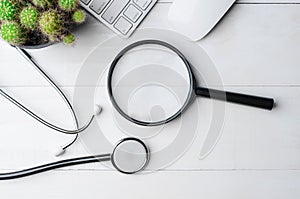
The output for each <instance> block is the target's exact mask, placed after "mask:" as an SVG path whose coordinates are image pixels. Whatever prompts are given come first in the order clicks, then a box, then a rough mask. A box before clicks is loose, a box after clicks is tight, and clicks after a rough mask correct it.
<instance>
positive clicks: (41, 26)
mask: <svg viewBox="0 0 300 199" xmlns="http://www.w3.org/2000/svg"><path fill="white" fill-rule="evenodd" d="M78 7H79V0H0V26H1V29H0V34H1V35H0V36H2V38H3V39H4V40H6V41H7V42H8V43H10V44H12V45H16V46H18V45H31V46H32V45H33V46H34V45H41V44H45V43H48V42H49V41H50V42H60V41H63V42H64V43H65V44H68V45H72V44H74V42H75V39H76V37H75V35H73V34H72V33H71V32H72V31H71V30H72V28H73V27H74V26H75V25H76V24H81V23H83V22H84V21H85V19H86V14H85V12H84V11H83V10H81V9H78Z"/></svg>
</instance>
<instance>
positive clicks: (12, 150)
mask: <svg viewBox="0 0 300 199" xmlns="http://www.w3.org/2000/svg"><path fill="white" fill-rule="evenodd" d="M171 3H172V0H161V1H160V2H159V3H158V4H157V6H156V7H155V8H154V10H153V11H152V12H151V14H150V15H149V16H148V17H147V19H146V20H145V21H144V23H143V24H142V27H144V28H145V27H147V28H149V27H150V28H163V29H170V27H169V26H168V23H167V15H166V13H167V11H168V9H169V7H170V5H171ZM77 35H78V41H77V44H76V46H75V47H73V48H70V47H66V46H63V45H56V46H52V47H49V48H47V49H44V50H39V51H30V53H31V54H32V55H33V57H34V58H35V59H36V60H37V61H38V62H39V63H40V64H41V65H42V66H43V68H44V69H45V70H46V72H47V73H48V74H50V75H51V76H52V77H53V78H54V79H55V80H56V81H57V82H58V83H59V84H60V86H61V87H63V89H64V90H65V91H66V92H67V94H68V96H69V97H70V98H71V97H72V93H73V90H74V84H75V80H76V77H77V74H78V72H79V70H80V66H81V64H82V63H83V61H84V59H85V58H86V56H87V55H88V54H89V52H90V51H92V50H93V48H94V47H95V46H96V45H97V44H99V43H101V42H102V41H104V40H105V39H107V38H108V37H110V36H112V33H111V32H110V31H108V30H107V29H106V28H105V27H104V26H103V25H101V24H100V23H98V22H97V21H95V20H94V19H92V18H89V19H88V22H87V23H86V24H85V25H84V28H81V29H80V31H79V32H78V34H77ZM198 43H199V45H201V46H202V47H203V48H204V49H205V50H206V52H207V53H208V54H209V55H210V57H211V58H212V60H213V61H214V62H215V64H216V67H217V69H218V71H219V73H220V75H221V77H222V79H223V82H224V85H225V87H226V88H228V89H234V90H236V91H242V92H245V93H247V92H250V93H256V94H260V95H267V96H273V97H274V98H275V99H276V100H277V101H278V106H277V107H276V109H274V111H273V112H272V114H269V113H268V114H267V113H262V112H260V111H257V110H256V109H255V110H253V109H250V108H249V109H243V112H241V107H237V106H235V105H232V104H226V120H225V123H224V128H223V134H222V137H221V139H220V140H219V143H218V144H217V145H216V147H215V149H214V151H213V152H212V153H211V154H210V155H209V156H208V157H207V158H206V159H204V160H199V159H198V158H197V155H198V154H199V152H200V151H199V149H200V148H199V143H200V142H201V140H200V139H196V140H195V143H194V144H193V145H192V146H191V148H190V149H189V150H188V151H187V153H186V154H185V156H183V157H182V158H181V159H180V160H178V161H177V162H176V163H175V164H174V165H172V166H171V167H169V168H166V169H164V170H162V171H159V172H155V173H153V174H151V175H141V176H126V175H121V174H119V173H117V172H115V171H113V170H107V169H105V168H104V167H103V166H102V165H100V164H92V165H83V166H77V167H70V168H65V169H59V170H55V171H50V172H47V173H43V174H40V175H36V176H32V177H27V178H23V179H19V180H12V181H7V182H0V198H1V199H8V198H9V199H12V198H18V199H19V198H22V199H27V198H28V199H32V198H43V199H46V198H49V199H50V198H51V199H52V198H70V199H71V198H72V199H73V198H78V199H79V198H80V199H82V198H137V199H138V198H149V199H152V198H178V199H181V198H205V199H213V198H228V199H233V198H236V199H240V198H243V199H246V198H251V199H252V198H262V199H268V198H270V199H277V198H280V199H286V198H289V199H299V198H300V108H299V107H300V56H299V55H300V54H299V53H300V1H299V0H240V1H238V3H237V4H236V5H234V7H233V8H232V10H231V12H230V13H229V14H228V15H226V17H225V18H224V20H223V21H222V23H220V24H219V25H218V26H217V28H216V29H215V30H214V31H213V32H212V33H211V34H210V35H209V36H208V37H206V38H205V39H203V40H201V41H199V42H198ZM0 68H1V70H0V71H1V72H0V87H1V88H4V89H5V90H7V91H8V92H10V93H11V94H12V95H14V96H16V97H17V98H18V99H22V101H23V102H24V103H25V104H26V105H28V106H29V107H31V108H32V109H34V110H37V112H39V113H41V114H42V115H43V116H45V117H46V118H49V119H50V120H51V121H53V122H54V123H56V124H58V125H61V126H65V127H66V128H67V127H68V128H73V123H72V119H71V116H70V115H69V112H68V111H67V110H66V108H65V106H64V104H63V103H62V102H61V101H60V100H58V98H57V96H56V94H55V93H54V91H53V90H52V89H51V88H50V87H49V86H48V85H47V84H46V82H45V81H44V80H43V79H42V78H41V77H40V76H39V75H38V74H37V73H36V72H35V71H34V69H33V68H32V67H31V66H30V65H29V64H27V63H26V62H24V61H23V59H22V58H21V57H20V56H19V55H18V54H17V53H16V52H15V50H14V49H13V48H10V47H9V46H8V45H7V44H5V43H4V42H0ZM203 101H204V103H205V102H206V101H205V100H203ZM58 113H59V114H58ZM70 138H71V137H70V136H66V135H61V134H59V133H55V132H53V131H52V130H49V129H47V128H45V127H44V126H42V125H40V124H39V123H37V122H36V121H33V120H32V119H31V118H30V117H28V116H27V115H24V113H23V112H21V111H19V110H18V109H17V108H16V107H14V106H13V105H12V104H10V103H9V102H7V101H6V100H5V99H3V98H0V170H1V172H7V171H11V170H17V169H22V168H27V167H31V166H34V165H38V164H41V163H47V162H51V161H55V160H57V158H55V157H54V156H53V153H54V152H55V149H56V148H57V146H59V145H62V144H64V143H65V142H66V141H68V140H69V139H70ZM86 154H88V153H87V151H86V150H85V149H84V147H83V146H82V145H81V144H80V143H79V142H77V143H76V144H75V145H74V146H73V147H72V148H70V150H68V152H67V154H65V155H64V156H63V157H61V158H60V159H64V158H71V157H77V156H80V155H86Z"/></svg>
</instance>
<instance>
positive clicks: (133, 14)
mask: <svg viewBox="0 0 300 199" xmlns="http://www.w3.org/2000/svg"><path fill="white" fill-rule="evenodd" d="M124 15H125V16H126V17H128V19H130V20H131V21H132V22H136V21H137V20H138V19H139V18H140V16H141V15H142V12H141V11H140V10H139V9H137V8H136V7H135V6H134V5H130V6H128V8H127V10H126V11H125V12H124Z"/></svg>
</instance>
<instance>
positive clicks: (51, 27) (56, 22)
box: [39, 10, 63, 37]
mask: <svg viewBox="0 0 300 199" xmlns="http://www.w3.org/2000/svg"><path fill="white" fill-rule="evenodd" d="M39 25H40V29H41V31H42V32H43V33H44V34H45V35H48V36H50V37H55V36H59V35H60V34H61V32H62V30H63V26H62V25H63V21H62V16H61V15H60V14H59V13H58V12H57V11H55V10H50V11H46V12H44V13H43V14H42V16H41V18H40V21H39Z"/></svg>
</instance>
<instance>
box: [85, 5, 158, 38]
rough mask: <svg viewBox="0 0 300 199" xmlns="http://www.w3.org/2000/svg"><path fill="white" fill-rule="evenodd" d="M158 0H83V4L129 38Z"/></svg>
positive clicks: (107, 24) (118, 32) (99, 18)
mask: <svg viewBox="0 0 300 199" xmlns="http://www.w3.org/2000/svg"><path fill="white" fill-rule="evenodd" d="M156 2H157V0H81V5H82V7H84V8H85V9H86V10H87V11H88V12H89V13H91V14H92V15H93V16H95V17H96V18H97V19H98V20H99V21H101V22H102V23H103V24H105V25H106V26H107V27H109V28H110V29H111V30H113V31H114V32H115V33H117V34H120V35H121V36H122V37H125V38H128V37H129V36H130V35H131V34H132V33H133V32H134V30H135V29H136V28H137V27H138V25H139V24H140V23H141V22H142V20H143V19H144V18H145V17H146V15H147V14H148V13H149V11H150V10H151V9H152V7H153V6H154V5H155V3H156Z"/></svg>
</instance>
